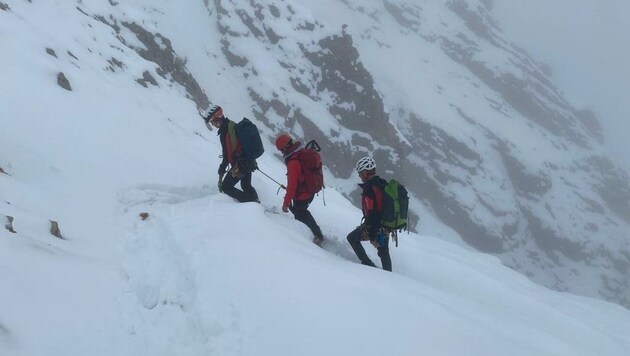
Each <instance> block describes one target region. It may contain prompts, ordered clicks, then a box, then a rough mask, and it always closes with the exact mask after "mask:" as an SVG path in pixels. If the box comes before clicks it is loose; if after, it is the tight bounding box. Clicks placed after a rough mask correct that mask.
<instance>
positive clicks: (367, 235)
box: [361, 225, 370, 241]
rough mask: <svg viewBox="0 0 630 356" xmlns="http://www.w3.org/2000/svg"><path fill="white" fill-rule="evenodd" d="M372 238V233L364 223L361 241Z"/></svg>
mask: <svg viewBox="0 0 630 356" xmlns="http://www.w3.org/2000/svg"><path fill="white" fill-rule="evenodd" d="M369 239H370V233H369V231H368V228H367V227H366V226H365V225H364V226H362V227H361V241H368V240H369Z"/></svg>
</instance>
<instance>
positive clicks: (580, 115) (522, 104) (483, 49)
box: [0, 0, 630, 306]
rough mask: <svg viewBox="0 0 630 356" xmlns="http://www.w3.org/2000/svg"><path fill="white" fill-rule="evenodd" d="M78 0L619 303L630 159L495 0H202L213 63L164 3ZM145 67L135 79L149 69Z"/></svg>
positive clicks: (485, 246) (175, 77)
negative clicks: (137, 14) (614, 154)
mask: <svg viewBox="0 0 630 356" xmlns="http://www.w3.org/2000/svg"><path fill="white" fill-rule="evenodd" d="M81 3H82V2H81V1H79V2H78V5H77V9H78V11H80V12H81V13H83V14H84V15H86V16H90V17H93V18H95V19H98V20H99V21H100V22H102V23H104V24H106V25H107V26H110V27H111V28H112V29H113V31H115V33H116V34H117V36H118V38H119V40H120V42H121V44H122V46H125V47H126V48H128V49H133V50H134V51H136V52H137V53H138V54H140V55H141V56H142V58H144V59H145V60H148V61H151V62H154V63H155V64H156V65H157V67H158V68H159V69H158V70H157V71H156V73H153V74H157V75H159V76H162V77H163V78H164V79H168V80H170V81H171V83H173V85H174V86H180V87H181V88H183V89H184V90H185V92H186V95H187V96H188V97H189V98H190V99H191V100H193V101H194V102H195V103H196V104H197V105H198V106H200V107H206V106H207V105H208V103H209V102H212V101H213V100H216V99H215V98H213V97H211V96H210V95H206V93H205V91H204V90H203V89H201V88H202V87H205V86H204V84H200V83H207V82H209V81H212V82H215V83H220V82H221V81H222V80H226V79H225V77H221V74H222V73H223V74H225V73H229V75H230V78H238V80H233V83H231V85H232V86H233V87H236V88H238V89H237V90H239V91H240V92H242V93H243V96H242V97H244V98H246V99H245V100H247V101H249V102H247V103H240V104H242V106H243V107H251V108H252V114H253V115H254V116H255V118H256V119H257V120H258V121H260V122H261V123H263V127H264V130H265V133H267V134H269V135H270V136H269V138H268V139H269V140H272V139H273V135H274V134H277V133H280V132H290V133H292V134H294V135H296V136H298V137H304V138H314V139H316V140H318V142H319V143H320V145H321V146H322V148H323V152H324V157H325V160H326V164H327V167H328V169H329V170H330V172H331V173H332V174H333V175H334V176H336V177H338V178H340V179H347V178H351V179H354V177H353V176H352V168H353V166H354V163H355V162H356V160H357V159H358V158H359V157H361V156H364V155H366V154H372V155H373V156H374V157H375V159H376V160H377V162H378V164H379V171H380V172H383V174H384V175H387V176H396V177H398V178H400V179H401V180H402V181H404V183H405V184H406V185H407V187H408V188H409V189H410V190H411V192H412V193H413V196H414V198H415V199H414V200H413V203H414V205H415V206H412V210H413V211H415V212H416V213H418V214H419V212H420V211H428V212H430V214H432V215H433V216H434V218H436V219H437V220H439V221H440V222H441V223H442V224H444V225H445V226H448V227H450V228H451V229H453V230H454V231H456V232H457V233H458V234H459V236H460V237H461V239H462V240H463V241H465V242H466V243H467V244H469V245H470V246H472V247H474V248H476V249H478V250H480V251H484V252H487V253H492V254H495V255H497V256H498V257H500V258H501V259H502V261H503V262H504V263H505V264H506V265H508V266H510V267H512V268H514V269H516V270H518V271H520V272H522V273H524V274H526V275H527V276H529V277H530V278H531V279H533V280H534V281H536V282H538V283H541V284H543V285H546V286H548V287H551V288H554V289H557V290H565V291H570V292H574V293H577V294H582V295H587V296H597V297H601V298H604V299H608V300H611V301H615V302H617V303H620V304H622V305H625V306H630V277H629V276H630V274H629V273H628V269H629V268H630V246H629V244H630V242H629V241H630V233H629V231H630V183H629V182H630V180H629V178H628V175H627V174H626V173H625V172H623V171H621V170H620V169H618V168H617V167H615V166H614V165H613V164H612V163H611V162H610V160H608V159H607V158H606V157H605V156H604V155H603V154H602V152H603V151H602V149H601V143H602V140H603V137H602V133H601V130H600V128H599V124H598V121H597V118H596V117H595V116H594V115H593V114H592V113H590V112H589V111H587V110H579V109H577V108H576V107H575V106H574V105H573V104H571V103H569V102H568V101H567V100H566V99H565V98H564V96H563V94H562V92H561V90H560V89H558V88H556V87H555V86H554V84H553V82H552V79H551V77H550V73H549V70H548V69H547V68H546V67H545V66H544V65H543V64H540V63H538V62H536V61H535V60H534V59H532V58H530V57H529V56H528V55H527V54H526V53H525V52H524V51H522V50H521V49H519V48H518V47H516V46H515V45H513V44H511V43H509V41H508V39H506V38H504V36H503V35H502V33H501V31H500V28H499V27H498V25H497V24H496V22H495V21H494V20H493V19H492V17H491V16H490V14H489V11H488V10H489V7H490V6H491V5H492V2H491V1H481V0H479V1H478V0H468V1H464V0H448V1H446V0H443V1H404V0H383V1H376V0H373V1H360V0H339V1H337V2H326V3H327V5H322V4H311V2H306V1H304V2H291V1H274V0H261V1H246V2H244V1H236V0H231V1H230V0H215V1H208V0H205V1H204V5H205V10H207V14H205V15H207V19H206V20H207V23H208V27H207V28H206V29H207V33H203V34H198V35H199V37H198V41H199V42H200V43H199V46H198V47H199V48H201V47H203V41H207V42H214V43H217V44H218V46H219V48H220V51H218V52H215V53H213V54H212V55H208V56H207V61H206V62H204V63H203V65H204V66H208V67H211V68H212V71H214V72H216V73H219V74H216V75H215V76H214V77H212V78H211V79H208V78H204V77H202V76H201V74H199V73H200V72H201V71H200V69H199V68H200V67H199V65H197V66H196V67H195V66H192V65H187V63H186V60H185V58H186V57H187V56H190V55H191V54H192V53H191V52H190V51H191V50H190V49H188V50H187V49H182V52H183V53H178V50H177V49H176V48H178V43H179V42H183V41H185V39H184V38H181V37H177V36H180V35H179V34H175V32H173V34H170V33H169V31H168V30H167V28H172V27H168V26H166V27H165V29H164V30H162V29H161V27H160V24H163V23H165V22H167V21H168V16H166V15H165V14H162V15H161V16H157V17H159V20H156V21H155V23H154V24H151V25H150V26H147V25H146V24H144V23H142V22H134V21H133V19H130V18H128V17H127V16H122V15H121V14H120V11H117V10H116V8H117V7H118V6H119V4H118V3H117V2H114V1H110V5H111V9H109V10H108V9H99V10H98V11H90V10H88V9H87V8H83V7H82V5H81ZM0 5H2V10H4V11H10V9H9V7H8V6H7V5H4V4H2V2H0ZM152 6H155V7H159V6H160V5H157V4H156V5H150V4H147V5H146V6H144V7H143V10H144V11H148V12H150V11H149V10H151V9H153V10H156V9H155V8H153V7H152ZM182 6H183V5H182ZM323 6H327V8H325V9H324V8H323ZM156 12H159V11H156ZM325 14H327V15H330V16H324V15H325ZM138 43H141V44H142V45H141V46H139V45H138ZM187 51H188V52H187ZM112 63H115V64H116V66H117V67H119V68H122V67H123V66H124V65H125V64H124V62H122V61H121V60H118V59H116V61H115V62H112ZM193 67H194V68H193ZM115 69H116V68H115V67H114V66H112V68H111V70H112V71H114V70H115ZM153 74H152V73H142V74H140V73H138V75H137V77H138V79H137V80H138V83H140V84H142V85H145V86H147V84H152V85H156V84H155V80H153V81H152V80H151V79H152V75H153ZM208 96H210V98H208ZM346 193H347V194H349V195H353V194H356V192H352V191H350V190H348V191H347V192H346ZM420 207H422V208H423V209H420ZM422 218H423V217H422V216H420V225H417V226H414V228H418V229H419V230H422ZM416 221H417V220H416ZM427 233H431V231H427Z"/></svg>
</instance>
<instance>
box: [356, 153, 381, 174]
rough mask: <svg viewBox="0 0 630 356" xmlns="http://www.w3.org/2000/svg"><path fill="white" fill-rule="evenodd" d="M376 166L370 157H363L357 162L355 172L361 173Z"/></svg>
mask: <svg viewBox="0 0 630 356" xmlns="http://www.w3.org/2000/svg"><path fill="white" fill-rule="evenodd" d="M375 168H376V162H374V159H372V157H363V158H361V159H360V160H359V162H357V166H356V168H355V169H356V170H357V173H361V172H363V171H369V170H372V169H375Z"/></svg>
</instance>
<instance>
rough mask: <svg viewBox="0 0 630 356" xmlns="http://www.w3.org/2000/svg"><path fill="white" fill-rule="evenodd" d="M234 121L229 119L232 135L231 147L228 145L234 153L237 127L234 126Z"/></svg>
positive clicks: (229, 133)
mask: <svg viewBox="0 0 630 356" xmlns="http://www.w3.org/2000/svg"><path fill="white" fill-rule="evenodd" d="M234 125H235V123H234V121H229V122H228V135H230V147H228V149H229V150H230V152H231V153H234V151H235V150H236V143H237V142H236V141H237V139H236V129H235V128H234Z"/></svg>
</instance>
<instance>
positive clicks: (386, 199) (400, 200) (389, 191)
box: [381, 179, 409, 246]
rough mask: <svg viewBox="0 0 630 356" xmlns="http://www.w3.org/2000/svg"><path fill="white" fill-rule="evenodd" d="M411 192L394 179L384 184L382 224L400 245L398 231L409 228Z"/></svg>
mask: <svg viewBox="0 0 630 356" xmlns="http://www.w3.org/2000/svg"><path fill="white" fill-rule="evenodd" d="M408 210H409V193H408V192H407V188H405V186H404V185H402V184H400V183H399V182H398V181H397V180H395V179H392V180H390V181H389V182H387V184H385V185H384V186H383V217H382V218H381V225H382V226H383V227H384V228H385V229H386V230H388V231H389V232H391V233H392V235H393V237H394V239H395V240H396V246H398V231H399V230H405V229H407V212H408Z"/></svg>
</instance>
